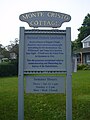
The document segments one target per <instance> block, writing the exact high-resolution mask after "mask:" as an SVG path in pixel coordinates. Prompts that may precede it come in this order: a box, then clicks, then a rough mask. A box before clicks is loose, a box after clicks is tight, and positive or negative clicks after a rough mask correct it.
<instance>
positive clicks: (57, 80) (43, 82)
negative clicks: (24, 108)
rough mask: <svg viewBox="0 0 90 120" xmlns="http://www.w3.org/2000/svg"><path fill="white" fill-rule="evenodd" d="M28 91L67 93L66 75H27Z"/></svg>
mask: <svg viewBox="0 0 90 120" xmlns="http://www.w3.org/2000/svg"><path fill="white" fill-rule="evenodd" d="M26 93H65V77H62V76H58V77H57V76H43V77H42V76H36V77H34V76H26Z"/></svg>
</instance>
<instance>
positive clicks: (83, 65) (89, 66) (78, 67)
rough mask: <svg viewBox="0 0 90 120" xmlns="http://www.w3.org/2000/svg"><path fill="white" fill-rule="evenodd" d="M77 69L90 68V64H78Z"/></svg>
mask: <svg viewBox="0 0 90 120" xmlns="http://www.w3.org/2000/svg"><path fill="white" fill-rule="evenodd" d="M77 69H78V70H90V65H87V64H82V65H81V64H79V65H78V66H77Z"/></svg>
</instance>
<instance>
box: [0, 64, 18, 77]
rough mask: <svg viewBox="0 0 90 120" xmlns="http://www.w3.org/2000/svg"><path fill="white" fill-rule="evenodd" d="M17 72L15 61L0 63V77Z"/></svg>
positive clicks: (13, 74)
mask: <svg viewBox="0 0 90 120" xmlns="http://www.w3.org/2000/svg"><path fill="white" fill-rule="evenodd" d="M17 74H18V65H17V63H3V64H0V77H5V76H15V75H17Z"/></svg>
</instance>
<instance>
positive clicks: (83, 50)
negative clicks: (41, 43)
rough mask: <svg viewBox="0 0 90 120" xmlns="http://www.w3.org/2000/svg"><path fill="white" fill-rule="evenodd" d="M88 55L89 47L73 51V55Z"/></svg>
mask: <svg viewBox="0 0 90 120" xmlns="http://www.w3.org/2000/svg"><path fill="white" fill-rule="evenodd" d="M81 52H82V53H90V47H87V48H81V49H80V50H77V51H75V54H78V53H81Z"/></svg>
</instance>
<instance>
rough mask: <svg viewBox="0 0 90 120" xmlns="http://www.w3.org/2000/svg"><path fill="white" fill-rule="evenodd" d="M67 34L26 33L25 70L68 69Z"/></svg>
mask: <svg viewBox="0 0 90 120" xmlns="http://www.w3.org/2000/svg"><path fill="white" fill-rule="evenodd" d="M65 53H66V52H65V35H62V34H53V33H52V34H40V33H39V34H26V35H25V53H24V55H25V61H24V64H25V65H24V71H66V66H65V65H66V61H65V60H66V58H65V57H66V55H65Z"/></svg>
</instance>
